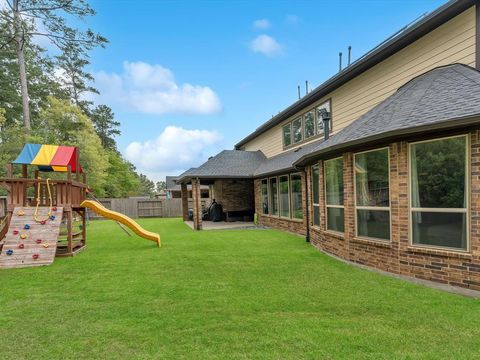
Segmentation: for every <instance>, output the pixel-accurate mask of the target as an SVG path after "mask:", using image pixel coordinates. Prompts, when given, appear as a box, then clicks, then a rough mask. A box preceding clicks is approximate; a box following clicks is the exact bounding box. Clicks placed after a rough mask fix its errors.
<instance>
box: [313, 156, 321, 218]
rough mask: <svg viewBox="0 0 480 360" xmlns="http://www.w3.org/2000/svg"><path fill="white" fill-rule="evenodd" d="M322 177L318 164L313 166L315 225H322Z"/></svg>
mask: <svg viewBox="0 0 480 360" xmlns="http://www.w3.org/2000/svg"><path fill="white" fill-rule="evenodd" d="M319 181H320V178H319V176H318V165H315V166H312V203H313V225H317V226H318V225H320V192H319V190H320V188H319Z"/></svg>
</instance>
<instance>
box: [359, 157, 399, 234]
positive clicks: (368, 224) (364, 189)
mask: <svg viewBox="0 0 480 360" xmlns="http://www.w3.org/2000/svg"><path fill="white" fill-rule="evenodd" d="M388 161H389V152H388V149H387V148H385V149H380V150H373V151H368V152H363V153H358V154H355V206H356V216H357V235H358V236H361V237H368V238H374V239H380V240H390V196H389V193H390V191H389V190H390V186H389V165H388Z"/></svg>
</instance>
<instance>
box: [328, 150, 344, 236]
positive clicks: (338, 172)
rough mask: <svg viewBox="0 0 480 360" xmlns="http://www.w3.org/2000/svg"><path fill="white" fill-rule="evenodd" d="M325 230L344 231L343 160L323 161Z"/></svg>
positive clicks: (340, 158)
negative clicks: (325, 210) (325, 211)
mask: <svg viewBox="0 0 480 360" xmlns="http://www.w3.org/2000/svg"><path fill="white" fill-rule="evenodd" d="M324 169H325V204H326V208H327V230H333V231H338V232H344V231H345V221H344V206H343V158H342V157H339V158H336V159H332V160H327V161H325V168H324Z"/></svg>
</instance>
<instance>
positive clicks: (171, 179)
mask: <svg viewBox="0 0 480 360" xmlns="http://www.w3.org/2000/svg"><path fill="white" fill-rule="evenodd" d="M177 179H178V176H166V177H165V185H166V186H165V188H166V189H167V190H176V189H177V188H179V187H180V185H177V183H176V182H175V181H176V180H177Z"/></svg>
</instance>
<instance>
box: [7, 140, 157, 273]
mask: <svg viewBox="0 0 480 360" xmlns="http://www.w3.org/2000/svg"><path fill="white" fill-rule="evenodd" d="M15 164H18V165H21V176H18V175H17V174H16V173H15V171H14V170H15V168H14V165H15ZM27 165H35V166H36V167H37V169H36V170H34V171H33V176H29V171H28V167H27ZM52 172H55V173H61V174H64V176H63V179H62V178H61V176H55V178H52V179H51V178H50V176H51V175H49V174H51V173H52ZM31 173H32V172H30V175H31ZM16 175H17V176H16ZM0 187H2V188H4V189H6V190H7V192H8V198H7V217H6V219H5V221H3V222H1V225H2V226H0V251H1V253H0V269H1V268H12V267H27V266H40V265H49V264H51V263H52V262H53V260H54V258H55V256H74V255H76V254H77V253H78V252H79V251H81V250H83V249H85V247H86V245H87V233H86V225H87V222H86V218H87V210H86V208H87V207H88V208H90V209H91V210H93V211H95V212H97V213H98V214H100V215H102V216H104V217H106V218H110V219H113V220H115V221H117V222H118V223H122V224H124V225H126V226H128V227H129V228H130V229H131V230H132V231H133V232H134V233H135V234H137V235H138V236H141V237H143V238H145V239H148V240H152V241H154V242H156V244H157V245H158V246H160V236H159V235H158V234H156V233H152V232H150V231H146V230H145V229H143V228H142V227H140V225H138V224H137V223H136V222H135V221H133V220H132V219H130V218H129V217H127V216H125V215H123V214H120V213H117V212H114V211H111V210H108V209H106V208H104V207H103V206H102V205H101V204H99V203H97V202H95V201H91V200H87V199H86V198H87V194H88V193H89V189H88V186H87V177H86V175H85V173H84V172H83V171H82V168H81V166H80V163H79V151H78V148H76V147H70V146H56V145H40V144H26V145H25V146H24V148H23V150H22V152H21V153H20V155H19V156H18V157H17V159H16V160H15V161H13V162H12V163H11V164H9V165H8V167H7V177H6V178H4V179H0Z"/></svg>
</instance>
